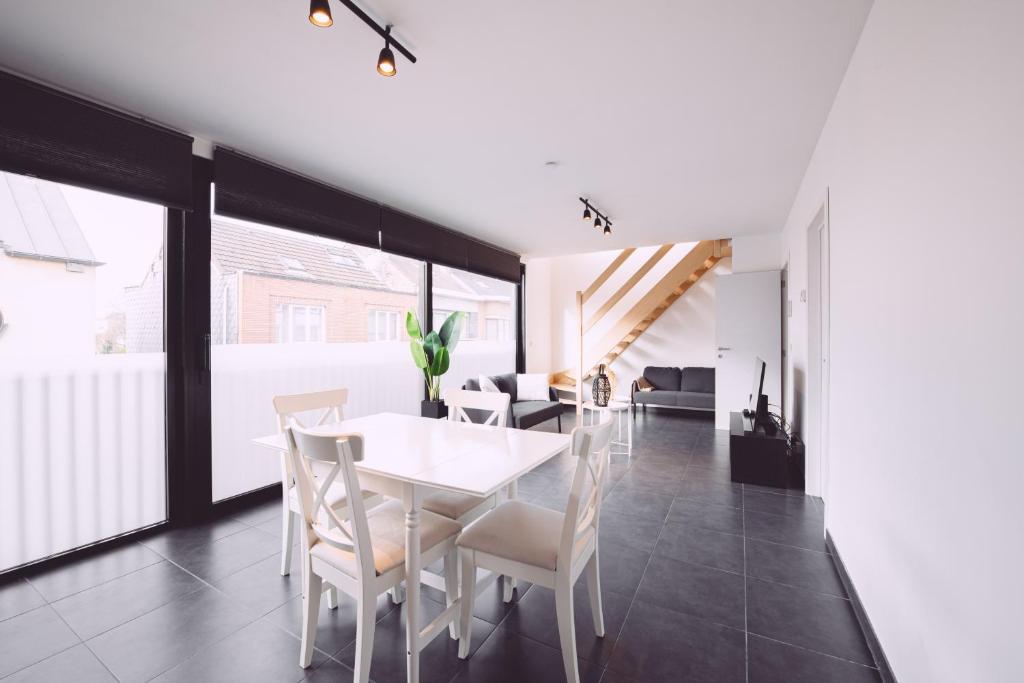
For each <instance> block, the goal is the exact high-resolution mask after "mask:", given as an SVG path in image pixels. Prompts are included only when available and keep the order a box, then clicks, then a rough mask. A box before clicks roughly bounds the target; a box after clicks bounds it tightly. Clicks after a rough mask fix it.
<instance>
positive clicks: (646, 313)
mask: <svg viewBox="0 0 1024 683" xmlns="http://www.w3.org/2000/svg"><path fill="white" fill-rule="evenodd" d="M671 248H672V245H670V244H669V245H663V246H661V247H659V248H658V250H657V251H655V253H654V254H653V255H652V256H651V257H650V258H649V259H648V260H647V261H646V262H645V263H644V264H643V265H642V266H641V267H640V268H639V269H638V270H637V271H636V272H635V273H634V274H633V275H632V276H631V277H630V278H629V280H627V281H626V283H625V284H624V285H622V287H620V288H619V289H618V290H617V291H616V292H615V293H614V294H613V295H612V296H611V297H610V298H609V300H608V301H607V302H605V303H604V304H603V305H602V306H601V307H600V308H598V310H597V311H596V312H595V313H594V314H593V315H592V316H591V317H590V318H589V319H588V320H586V321H584V318H583V305H584V304H585V303H586V302H587V300H589V299H590V298H591V297H592V296H593V295H594V293H595V292H596V291H597V290H598V289H599V288H600V287H601V285H603V284H604V283H605V282H606V281H607V280H608V278H609V277H610V276H611V275H612V273H613V272H614V271H615V270H616V269H617V268H618V267H619V266H621V265H622V263H624V262H625V260H626V259H627V258H628V257H629V255H630V254H632V253H633V251H634V250H633V249H626V250H624V251H623V252H622V253H621V254H619V256H618V257H616V259H615V260H614V261H612V263H611V265H609V266H608V268H606V269H605V270H604V271H603V272H602V273H601V275H599V276H598V277H597V279H596V280H594V282H593V283H592V284H591V285H590V287H588V288H587V289H586V290H585V291H582V292H577V293H576V313H577V319H578V323H579V325H578V328H579V340H578V341H579V345H578V355H579V362H578V367H577V368H569V369H565V370H562V371H560V372H556V373H553V374H552V376H551V386H552V387H553V388H554V389H555V390H556V391H557V392H558V393H559V400H561V401H562V402H563V403H574V404H576V410H577V412H580V411H581V410H582V405H583V391H582V386H580V385H579V384H578V383H577V382H576V378H577V377H579V376H581V375H582V376H583V379H584V380H587V379H589V378H591V377H593V376H594V375H596V374H597V370H598V367H599V366H601V365H605V366H609V365H611V364H612V363H613V362H614V361H615V360H616V359H617V358H618V357H619V356H621V355H622V354H623V352H624V351H625V350H626V349H628V348H629V347H630V346H631V345H632V344H633V343H634V342H635V341H636V340H637V339H639V338H640V337H641V335H643V333H644V332H645V331H646V330H647V329H648V328H649V327H650V326H651V325H653V324H654V321H656V320H657V319H658V318H660V317H661V316H662V314H664V313H665V311H667V310H668V309H669V307H670V306H672V304H674V303H675V302H676V301H677V300H678V299H679V297H681V296H683V294H685V293H686V292H687V291H688V290H689V289H690V288H691V287H693V285H695V284H696V283H697V282H699V281H700V279H701V278H702V277H703V276H704V274H705V273H707V272H708V271H710V270H711V269H712V268H714V267H715V265H716V264H717V263H718V262H719V261H721V260H722V259H723V258H726V257H727V256H731V255H732V247H731V245H730V243H729V240H705V241H702V242H698V243H697V244H696V245H695V246H694V247H693V249H691V250H690V251H689V252H688V253H687V254H686V255H685V256H683V257H682V258H681V259H680V260H679V262H678V263H676V265H675V266H673V267H672V269H671V270H669V271H668V273H666V274H665V275H664V276H663V277H662V278H661V279H660V280H659V281H658V282H657V283H655V284H654V285H653V286H652V287H651V288H650V290H649V291H648V292H647V294H645V295H644V296H643V297H642V298H641V299H640V301H638V302H637V303H636V304H635V305H634V306H633V307H632V308H631V309H630V310H629V311H628V312H627V313H626V314H625V315H623V316H622V319H620V320H619V321H618V322H617V323H616V324H615V325H613V326H612V327H611V328H610V329H609V330H608V331H607V332H606V333H605V334H604V335H603V336H602V337H601V338H600V339H598V340H596V341H594V342H593V343H590V344H587V343H586V333H587V332H588V331H590V329H592V328H593V327H594V325H595V324H596V323H597V322H598V321H599V320H600V319H601V318H602V317H603V316H604V315H605V314H606V313H607V312H608V311H610V310H611V309H612V307H613V306H615V304H616V303H618V302H619V301H620V300H621V299H622V297H623V296H624V295H625V294H626V293H627V292H629V291H630V290H632V289H633V287H635V286H636V284H637V283H638V282H639V281H640V279H641V278H642V277H643V276H644V275H646V274H647V273H648V272H649V271H650V270H651V268H653V266H654V265H655V264H656V263H657V262H658V261H660V260H661V259H662V258H664V257H665V255H666V254H668V252H669V251H670V250H671ZM606 372H607V373H608V374H609V377H610V378H611V379H612V383H613V385H614V384H615V378H614V373H612V372H611V370H610V369H606ZM566 394H570V395H571V397H570V396H567V395H566Z"/></svg>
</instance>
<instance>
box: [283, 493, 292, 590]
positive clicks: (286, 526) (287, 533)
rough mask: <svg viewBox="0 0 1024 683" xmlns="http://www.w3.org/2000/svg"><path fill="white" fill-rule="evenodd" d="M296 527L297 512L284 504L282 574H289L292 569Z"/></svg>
mask: <svg viewBox="0 0 1024 683" xmlns="http://www.w3.org/2000/svg"><path fill="white" fill-rule="evenodd" d="M294 528H295V513H293V512H292V511H291V509H290V508H289V507H288V503H287V502H285V505H284V516H283V517H282V518H281V576H288V574H289V573H290V572H291V570H292V529H294Z"/></svg>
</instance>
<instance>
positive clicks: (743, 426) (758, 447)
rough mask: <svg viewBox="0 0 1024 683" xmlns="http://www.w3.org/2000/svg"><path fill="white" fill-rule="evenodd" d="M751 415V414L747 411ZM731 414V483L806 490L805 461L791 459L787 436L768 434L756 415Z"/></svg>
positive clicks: (776, 431) (778, 432)
mask: <svg viewBox="0 0 1024 683" xmlns="http://www.w3.org/2000/svg"><path fill="white" fill-rule="evenodd" d="M744 413H749V411H744ZM744 413H729V464H730V469H731V473H732V480H733V481H734V482H737V483H741V484H757V485H759V486H774V487H776V488H788V489H803V487H804V476H803V462H799V463H798V462H797V460H798V459H800V458H797V457H790V448H789V441H788V439H787V438H786V435H785V433H784V432H783V431H782V430H780V429H776V430H775V431H774V432H768V431H767V430H766V429H765V428H764V426H763V425H760V424H755V419H754V416H753V415H745V414H744Z"/></svg>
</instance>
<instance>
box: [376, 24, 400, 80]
mask: <svg viewBox="0 0 1024 683" xmlns="http://www.w3.org/2000/svg"><path fill="white" fill-rule="evenodd" d="M377 73H379V74H380V75H381V76H394V75H395V74H397V73H398V68H397V67H396V66H395V53H394V52H392V51H391V24H388V26H387V28H386V29H384V49H382V50H381V51H380V56H379V57H377Z"/></svg>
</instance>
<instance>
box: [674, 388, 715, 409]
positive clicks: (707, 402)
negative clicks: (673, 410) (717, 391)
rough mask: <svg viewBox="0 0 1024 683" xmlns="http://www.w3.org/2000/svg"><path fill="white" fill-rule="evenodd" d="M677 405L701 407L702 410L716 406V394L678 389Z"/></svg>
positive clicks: (681, 406)
mask: <svg viewBox="0 0 1024 683" xmlns="http://www.w3.org/2000/svg"><path fill="white" fill-rule="evenodd" d="M675 405H677V406H679V407H680V408H700V409H702V410H707V409H711V410H714V408H715V395H714V394H706V393H704V392H703V391H677V392H676V403H675Z"/></svg>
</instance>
